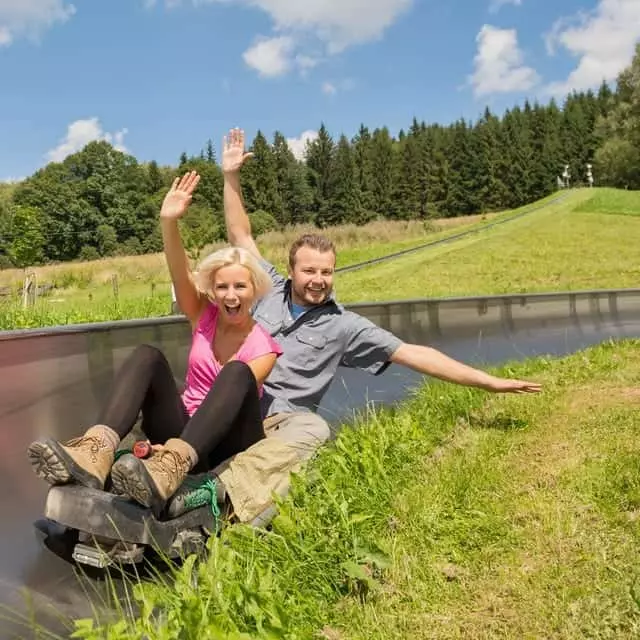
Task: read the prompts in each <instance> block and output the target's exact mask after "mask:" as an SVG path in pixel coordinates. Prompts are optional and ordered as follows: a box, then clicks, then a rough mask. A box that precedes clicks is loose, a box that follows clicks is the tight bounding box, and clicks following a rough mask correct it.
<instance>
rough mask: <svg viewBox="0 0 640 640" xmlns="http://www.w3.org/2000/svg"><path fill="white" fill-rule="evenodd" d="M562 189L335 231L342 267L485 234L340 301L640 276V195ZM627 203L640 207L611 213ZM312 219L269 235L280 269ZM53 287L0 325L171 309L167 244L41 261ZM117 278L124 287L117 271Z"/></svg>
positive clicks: (589, 284)
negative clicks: (510, 205)
mask: <svg viewBox="0 0 640 640" xmlns="http://www.w3.org/2000/svg"><path fill="white" fill-rule="evenodd" d="M557 195H558V194H554V196H550V197H549V198H547V199H546V201H543V202H542V203H537V204H536V205H532V206H530V207H525V208H523V210H524V211H526V210H528V209H534V208H537V207H539V206H540V205H545V206H542V208H539V209H537V210H536V211H534V212H533V213H531V214H529V215H527V216H525V217H523V218H519V219H517V220H512V221H509V222H508V223H506V224H504V225H499V226H495V227H492V228H485V227H487V226H488V225H489V224H490V223H491V222H495V221H497V220H500V219H509V218H511V217H513V216H514V214H517V213H519V212H518V211H516V212H504V213H501V214H499V215H497V216H475V217H471V218H457V219H453V220H438V221H432V222H428V223H426V224H423V223H421V222H416V221H413V222H397V223H390V222H384V223H373V224H371V225H367V226H364V227H355V226H348V227H337V228H333V229H328V230H326V233H327V234H328V235H330V236H331V237H332V239H333V240H334V242H335V243H336V245H337V247H338V266H345V265H349V264H353V263H357V262H361V261H364V260H368V259H370V258H375V257H379V256H384V255H387V254H389V253H393V252H396V251H399V250H402V249H407V248H411V247H416V246H419V245H422V244H424V243H426V242H430V241H432V240H435V239H439V238H446V237H448V236H451V235H454V234H457V233H459V232H460V231H461V230H471V229H473V230H476V231H478V232H477V233H473V234H472V235H470V236H468V237H465V238H461V239H458V240H454V241H452V242H450V243H447V244H444V245H440V246H435V247H432V248H428V249H425V250H421V251H418V252H416V253H414V254H411V255H408V256H406V257H402V258H398V259H394V260H392V261H389V262H385V263H382V264H380V265H377V266H372V267H367V268H365V269H361V270H358V271H354V272H351V273H346V274H338V275H337V276H336V290H337V293H338V297H339V299H340V300H341V301H342V302H345V303H346V302H361V301H376V300H389V299H396V300H397V299H403V298H404V299H406V298H420V297H443V296H444V297H446V296H466V295H478V294H499V293H518V292H520V293H522V292H530V291H562V290H578V289H590V288H627V287H636V286H638V282H640V262H639V261H638V260H637V249H636V247H638V246H640V195H639V194H637V193H633V192H621V191H615V190H613V189H602V190H600V189H592V190H589V189H583V190H577V191H571V192H569V193H566V194H561V195H563V196H565V197H564V199H563V200H562V201H561V202H556V203H554V202H553V200H554V199H555V198H556V197H557ZM614 213H626V214H631V215H612V214H614ZM301 231H303V229H296V230H290V231H288V232H286V233H280V234H275V233H272V234H267V235H265V236H262V237H261V238H260V241H259V243H260V246H261V250H262V251H263V254H264V255H265V256H266V257H267V258H268V259H270V260H271V261H273V262H274V263H275V264H276V265H277V266H278V267H279V268H280V269H281V270H282V271H283V272H284V271H285V265H286V260H287V254H288V248H289V245H290V243H291V241H292V240H293V239H294V237H297V235H298V234H299V233H300V232H301ZM35 271H36V273H37V275H38V279H39V282H40V283H52V284H55V285H56V287H57V288H56V289H55V290H54V291H53V292H52V293H51V294H50V295H49V296H48V297H46V298H42V299H41V300H40V301H39V303H38V304H37V305H36V307H35V308H32V309H27V310H23V309H22V308H21V306H20V304H19V301H18V299H17V296H15V295H13V296H6V297H5V298H4V299H3V298H0V329H10V328H18V327H37V326H45V325H53V324H67V323H75V322H85V321H100V320H119V319H124V318H141V317H148V316H161V315H166V314H168V313H169V310H170V284H169V276H168V272H167V269H166V265H165V262H164V257H163V256H162V254H156V255H149V256H137V257H127V258H109V259H104V260H99V261H96V262H91V263H76V264H61V265H55V266H49V267H42V268H38V269H36V270H35ZM23 277H24V272H22V271H17V270H13V271H4V272H0V286H2V285H4V286H8V287H13V289H14V290H17V288H18V287H19V285H20V283H21V281H22V279H23ZM114 278H115V279H116V280H117V296H116V289H115V288H114V281H113V279H114Z"/></svg>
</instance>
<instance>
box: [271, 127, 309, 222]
mask: <svg viewBox="0 0 640 640" xmlns="http://www.w3.org/2000/svg"><path fill="white" fill-rule="evenodd" d="M273 155H274V161H275V167H276V179H277V183H278V193H279V196H280V201H281V203H282V208H281V209H280V211H279V212H278V214H277V215H276V214H274V215H275V217H276V220H277V221H278V223H279V224H280V225H288V224H298V223H302V222H308V221H309V220H310V209H311V205H312V194H311V188H310V187H309V183H308V181H307V169H306V166H305V165H304V164H303V163H301V162H299V161H297V160H296V158H295V156H294V155H293V152H292V151H291V149H290V148H289V145H288V144H287V140H286V138H285V137H284V135H282V133H280V132H279V131H276V132H275V134H274V138H273Z"/></svg>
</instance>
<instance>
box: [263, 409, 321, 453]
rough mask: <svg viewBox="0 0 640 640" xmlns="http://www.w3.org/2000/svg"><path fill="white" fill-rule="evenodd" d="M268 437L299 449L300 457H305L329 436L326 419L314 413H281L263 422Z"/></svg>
mask: <svg viewBox="0 0 640 640" xmlns="http://www.w3.org/2000/svg"><path fill="white" fill-rule="evenodd" d="M265 432H266V435H267V437H268V438H277V439H278V440H282V441H283V442H286V443H287V444H289V445H293V446H294V447H295V448H296V449H297V450H298V451H299V454H298V455H299V458H300V459H303V460H304V459H307V458H309V457H311V456H312V455H313V453H314V452H315V451H316V450H317V449H318V448H319V447H320V446H322V445H323V444H324V443H325V442H326V441H327V440H328V439H329V437H330V435H331V430H330V428H329V425H328V423H327V421H326V420H324V419H323V418H321V417H320V416H318V415H316V414H315V413H309V412H299V413H281V414H278V415H277V416H274V417H273V419H271V422H270V419H267V421H266V422H265Z"/></svg>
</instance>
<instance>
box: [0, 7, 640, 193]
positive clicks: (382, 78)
mask: <svg viewBox="0 0 640 640" xmlns="http://www.w3.org/2000/svg"><path fill="white" fill-rule="evenodd" d="M638 39H640V0H563V1H562V2H551V1H550V0H502V1H500V0H449V1H448V2H443V1H442V0H155V1H154V0H73V1H72V2H71V1H69V0H0V80H1V82H0V180H6V179H11V178H14V179H15V178H21V177H23V176H27V175H30V174H31V173H33V172H34V171H35V170H36V169H38V168H39V167H41V166H43V165H45V164H46V163H47V162H48V161H49V160H52V159H53V160H60V159H62V158H64V157H65V155H66V154H68V153H71V152H73V151H76V150H78V149H79V148H81V147H82V146H83V145H84V144H86V142H88V141H89V140H91V139H101V138H102V139H108V140H110V141H112V142H113V143H114V144H116V145H118V146H119V147H121V148H123V149H126V150H127V151H128V152H130V153H132V154H133V155H135V156H136V157H137V158H138V159H139V160H141V161H146V160H151V159H156V160H158V161H159V162H160V163H163V164H175V163H176V161H177V159H178V156H179V154H180V153H181V152H182V151H183V150H184V151H187V152H188V153H198V152H199V151H200V149H201V148H202V146H203V145H204V143H205V141H206V139H207V138H209V137H211V138H212V139H213V140H214V143H215V144H216V148H219V146H220V140H221V138H222V136H223V135H224V132H225V131H226V130H227V129H228V128H229V127H232V126H240V127H243V128H244V129H245V130H246V131H247V134H248V136H249V137H252V136H253V135H254V134H255V132H256V130H257V129H262V130H263V131H264V132H265V133H266V134H267V135H268V136H269V137H271V136H272V134H273V131H274V130H276V129H279V130H280V131H282V132H283V133H284V134H285V135H286V136H287V138H290V139H291V145H292V148H294V149H295V150H296V151H298V150H299V149H300V148H301V145H300V141H301V140H302V139H305V138H307V137H309V136H313V132H314V131H315V130H316V129H317V128H318V126H319V125H320V122H322V121H324V122H325V123H326V125H327V127H328V128H329V130H330V132H331V133H332V134H334V136H337V135H339V134H340V133H342V132H344V133H346V134H347V135H348V136H352V135H353V134H354V133H355V131H356V130H357V128H358V126H359V125H360V123H361V122H364V123H365V124H366V125H368V126H370V127H371V128H374V127H376V126H381V125H387V126H389V127H390V129H391V131H392V133H394V134H396V133H397V132H398V130H399V129H400V128H402V127H405V128H406V127H407V126H408V125H409V124H410V123H411V119H412V118H413V116H416V117H418V118H419V119H421V120H422V119H424V120H427V121H436V122H441V123H448V122H451V121H452V120H455V119H457V118H459V117H461V116H462V117H466V118H469V119H475V118H476V117H477V116H478V115H479V114H480V113H481V112H482V110H483V108H484V106H485V105H487V104H489V105H490V106H491V107H492V108H493V109H494V110H496V111H497V112H499V113H500V112H502V110H503V109H504V108H505V107H508V106H511V105H513V104H515V103H517V102H522V100H523V99H524V98H525V97H529V98H530V99H539V100H541V101H544V102H546V101H548V99H549V98H550V96H551V95H558V96H562V95H564V94H566V92H567V91H568V90H570V89H572V88H576V89H585V88H588V87H597V86H598V85H599V84H600V82H601V81H602V79H607V80H609V81H612V80H614V79H615V77H616V75H617V73H618V72H619V71H620V70H621V69H622V68H623V67H624V66H626V65H627V64H629V62H630V61H631V58H632V55H633V49H634V44H635V42H637V41H638Z"/></svg>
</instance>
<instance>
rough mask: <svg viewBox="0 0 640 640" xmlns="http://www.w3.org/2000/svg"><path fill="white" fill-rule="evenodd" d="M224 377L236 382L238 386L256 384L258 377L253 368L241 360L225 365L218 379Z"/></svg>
mask: <svg viewBox="0 0 640 640" xmlns="http://www.w3.org/2000/svg"><path fill="white" fill-rule="evenodd" d="M222 375H224V378H225V379H227V380H232V381H235V382H236V383H237V384H242V383H252V384H257V383H256V377H255V376H254V375H253V371H252V370H251V367H250V366H249V365H248V364H247V363H246V362H242V361H241V360H232V361H231V362H227V364H225V365H224V366H223V367H222V369H221V371H220V374H219V376H218V377H220V376H222Z"/></svg>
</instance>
